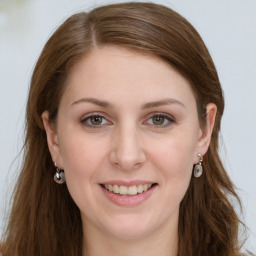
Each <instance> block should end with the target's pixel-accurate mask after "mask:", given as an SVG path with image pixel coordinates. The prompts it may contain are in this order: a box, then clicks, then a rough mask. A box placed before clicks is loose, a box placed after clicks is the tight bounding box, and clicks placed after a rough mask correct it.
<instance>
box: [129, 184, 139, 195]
mask: <svg viewBox="0 0 256 256" xmlns="http://www.w3.org/2000/svg"><path fill="white" fill-rule="evenodd" d="M137 193H138V192H137V187H136V186H131V187H129V188H128V195H130V196H134V195H137Z"/></svg>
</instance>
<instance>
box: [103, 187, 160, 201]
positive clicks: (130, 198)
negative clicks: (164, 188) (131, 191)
mask: <svg viewBox="0 0 256 256" xmlns="http://www.w3.org/2000/svg"><path fill="white" fill-rule="evenodd" d="M100 187H101V189H102V191H103V192H104V194H105V196H106V197H107V198H108V199H109V200H110V201H111V202H113V203H115V204H117V205H119V206H136V205H139V204H141V203H143V202H144V201H146V200H147V199H148V198H149V197H150V196H151V195H152V193H153V192H154V191H155V189H156V187H157V185H154V186H153V187H152V188H150V189H149V190H147V191H145V192H143V193H141V194H137V195H134V196H122V195H120V194H115V193H113V192H110V191H108V190H106V189H105V188H103V187H102V186H101V185H100Z"/></svg>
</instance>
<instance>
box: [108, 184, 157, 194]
mask: <svg viewBox="0 0 256 256" xmlns="http://www.w3.org/2000/svg"><path fill="white" fill-rule="evenodd" d="M104 187H105V189H107V190H108V191H110V192H114V193H115V194H120V195H130V196H134V195H137V194H138V193H139V194H140V193H143V192H145V191H147V190H148V189H150V188H151V187H152V184H144V185H142V184H141V185H137V186H136V185H133V186H130V187H127V186H123V185H121V186H119V185H104Z"/></svg>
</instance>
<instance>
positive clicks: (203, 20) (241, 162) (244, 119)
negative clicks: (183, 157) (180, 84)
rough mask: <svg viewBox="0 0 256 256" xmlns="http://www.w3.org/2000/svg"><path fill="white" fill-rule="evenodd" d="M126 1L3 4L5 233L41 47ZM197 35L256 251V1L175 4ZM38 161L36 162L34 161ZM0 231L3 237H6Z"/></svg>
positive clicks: (1, 205)
mask: <svg viewBox="0 0 256 256" xmlns="http://www.w3.org/2000/svg"><path fill="white" fill-rule="evenodd" d="M117 2H121V1H93V0H90V1H89V0H83V1H82V0H73V1H71V0H30V1H29V0H27V1H26V0H23V1H21V0H19V1H18V0H16V1H15V0H0V225H1V224H5V223H6V220H5V218H4V216H5V215H4V212H5V211H6V209H7V208H6V207H7V206H8V205H9V203H8V199H9V197H10V195H11V190H12V188H13V183H14V180H15V179H16V178H17V176H18V173H19V169H20V165H21V163H22V155H20V156H19V157H17V158H16V156H17V154H18V153H19V152H20V150H21V147H22V143H23V139H24V136H23V126H24V125H23V124H24V113H25V105H26V98H27V92H28V86H29V81H30V77H31V73H32V70H33V67H34V65H35V62H36V60H37V58H38V56H39V54H40V52H41V50H42V47H43V45H44V44H45V42H46V40H47V39H48V38H49V36H50V35H51V34H52V33H53V31H54V30H55V29H56V28H57V27H58V25H60V24H61V23H62V22H63V21H64V20H65V19H66V18H67V17H68V16H70V15H71V14H73V13H75V12H78V11H84V10H88V9H90V8H93V7H96V6H98V5H101V4H107V3H117ZM155 2H156V3H161V4H164V5H167V6H169V7H171V8H173V9H174V10H176V11H178V12H179V13H180V14H181V15H183V16H184V17H185V18H187V19H188V20H189V21H190V22H191V23H192V24H193V25H194V26H195V27H196V29H197V30H198V31H199V33H200V34H201V36H202V38H203V39H204V41H205V43H206V45H207V47H208V48H209V51H210V53H211V54H212V57H213V60H214V62H215V64H216V67H217V70H218V73H219V76H220V80H221V83H222V86H223V90H224V93H225V99H226V109H225V113H224V117H223V123H222V138H223V142H224V145H222V146H221V149H220V153H221V155H222V158H223V159H224V165H225V167H226V168H227V170H228V173H229V175H230V176H231V178H232V180H233V182H234V184H235V185H236V186H237V187H238V188H239V190H238V194H239V195H240V196H241V199H242V202H243V205H244V208H245V213H244V221H245V222H246V224H247V225H248V226H249V228H250V229H251V234H250V239H249V240H248V242H247V248H249V249H252V250H253V252H255V251H256V221H255V220H256V190H255V184H256V168H255V159H256V89H255V87H256V86H255V74H256V73H255V67H256V65H255V61H256V1H255V0H240V1H239V0H214V1H212V0H193V1H191V0H169V1H160V0H159V1H155ZM35 157H36V156H35ZM0 231H1V229H0Z"/></svg>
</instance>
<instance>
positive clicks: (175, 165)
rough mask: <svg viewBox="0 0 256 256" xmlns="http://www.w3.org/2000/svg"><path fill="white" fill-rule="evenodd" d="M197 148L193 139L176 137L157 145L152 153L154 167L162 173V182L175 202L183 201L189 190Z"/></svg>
mask: <svg viewBox="0 0 256 256" xmlns="http://www.w3.org/2000/svg"><path fill="white" fill-rule="evenodd" d="M191 138H193V137H191ZM195 146H196V143H195V141H193V140H192V139H190V140H189V139H184V137H182V136H175V137H173V138H170V139H168V140H165V141H163V142H162V143H156V144H155V146H154V149H153V150H152V151H151V152H150V159H151V160H152V163H153V165H154V167H155V168H156V169H157V170H158V171H159V172H160V173H161V176H160V177H161V180H160V182H161V183H162V184H164V186H165V187H166V188H167V191H168V195H169V196H170V197H172V198H173V199H174V200H176V199H177V200H181V199H182V198H183V196H184V194H185V192H186V190H187V188H188V185H189V182H190V179H191V174H192V169H193V160H194V151H195Z"/></svg>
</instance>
